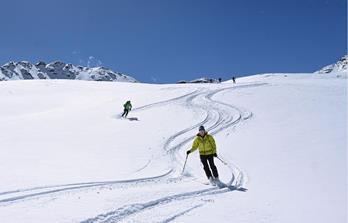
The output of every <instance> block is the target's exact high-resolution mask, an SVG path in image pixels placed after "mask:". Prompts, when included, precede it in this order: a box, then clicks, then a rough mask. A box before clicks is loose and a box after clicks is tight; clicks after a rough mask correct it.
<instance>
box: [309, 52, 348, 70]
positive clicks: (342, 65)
mask: <svg viewBox="0 0 348 223" xmlns="http://www.w3.org/2000/svg"><path fill="white" fill-rule="evenodd" d="M347 69H348V55H345V56H343V57H342V58H341V59H340V60H339V61H338V62H336V63H334V64H330V65H327V66H325V67H323V68H322V69H320V70H318V71H316V72H315V73H319V74H326V73H331V72H344V71H347Z"/></svg>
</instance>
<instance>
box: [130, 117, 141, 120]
mask: <svg viewBox="0 0 348 223" xmlns="http://www.w3.org/2000/svg"><path fill="white" fill-rule="evenodd" d="M127 119H128V120H129V121H139V119H138V118H137V117H129V118H127Z"/></svg>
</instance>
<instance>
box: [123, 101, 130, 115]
mask: <svg viewBox="0 0 348 223" xmlns="http://www.w3.org/2000/svg"><path fill="white" fill-rule="evenodd" d="M123 107H124V110H123V114H122V117H125V118H126V117H127V115H128V112H129V111H130V110H132V104H131V102H130V101H127V102H126V103H125V104H124V105H123Z"/></svg>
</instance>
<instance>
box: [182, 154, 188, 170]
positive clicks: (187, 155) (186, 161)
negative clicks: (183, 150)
mask: <svg viewBox="0 0 348 223" xmlns="http://www.w3.org/2000/svg"><path fill="white" fill-rule="evenodd" d="M187 157H188V154H187V155H186V159H185V163H184V168H182V172H181V174H183V173H184V170H185V166H186V162H187Z"/></svg>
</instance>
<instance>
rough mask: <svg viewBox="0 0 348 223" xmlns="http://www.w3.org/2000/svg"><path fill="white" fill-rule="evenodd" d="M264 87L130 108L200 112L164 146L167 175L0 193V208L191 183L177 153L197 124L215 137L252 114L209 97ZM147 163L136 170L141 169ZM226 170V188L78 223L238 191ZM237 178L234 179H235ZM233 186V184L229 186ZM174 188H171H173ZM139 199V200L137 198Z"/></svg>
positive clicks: (237, 172) (234, 170) (240, 177)
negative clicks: (106, 190) (112, 189)
mask: <svg viewBox="0 0 348 223" xmlns="http://www.w3.org/2000/svg"><path fill="white" fill-rule="evenodd" d="M262 85H265V84H262V83H260V84H247V85H241V86H233V87H227V88H222V89H217V90H208V89H204V88H201V89H198V90H196V91H193V92H191V93H188V94H185V95H183V96H180V97H176V98H172V99H169V100H165V101H161V102H156V103H152V104H149V105H145V106H142V107H138V108H135V109H133V111H143V110H146V109H151V108H153V107H155V106H165V105H167V104H172V103H179V104H184V106H186V107H188V108H189V109H191V110H194V111H197V112H199V113H201V114H202V113H203V115H204V116H203V120H202V121H200V122H198V123H196V124H194V125H192V126H191V127H189V128H186V129H183V130H181V131H179V132H177V133H176V134H174V135H172V136H171V137H169V138H168V140H167V141H166V142H165V143H164V145H163V149H164V150H165V151H166V152H167V154H168V155H169V156H170V158H171V161H172V163H171V168H170V170H168V171H167V172H165V173H163V174H161V175H158V176H154V177H147V178H141V179H130V180H119V181H117V180H115V181H102V182H85V183H76V184H63V185H53V186H52V185H51V186H42V187H34V188H27V189H18V190H12V191H6V192H0V206H8V205H15V204H16V203H17V202H21V201H28V200H30V199H34V200H37V199H39V198H41V197H45V196H47V195H52V194H55V195H56V196H58V197H59V196H62V195H64V193H67V192H71V191H75V192H79V191H81V190H84V189H88V188H96V189H100V190H101V189H103V188H102V187H103V186H116V187H117V185H122V186H127V187H132V186H139V185H141V186H151V185H153V184H161V183H167V184H168V183H177V182H178V181H181V180H182V178H191V179H192V181H194V177H188V176H181V174H180V173H181V169H180V168H181V167H182V158H181V157H180V154H178V150H180V148H182V146H184V145H185V144H187V143H189V142H191V141H192V140H193V138H194V137H195V133H196V129H197V128H198V126H200V125H205V126H206V129H207V131H209V133H210V134H212V135H215V134H217V133H219V132H221V131H223V130H225V129H226V128H229V127H231V126H234V125H236V124H238V123H239V122H241V121H243V120H247V119H249V118H251V117H252V113H251V112H248V111H246V110H244V109H241V108H237V107H235V106H233V105H230V104H227V103H223V102H219V101H217V100H214V99H213V96H214V95H216V94H218V93H220V92H222V91H227V90H235V89H238V88H249V87H258V86H262ZM150 162H151V160H150V161H149V162H148V163H147V164H146V165H145V166H144V167H143V168H141V169H140V170H138V171H141V170H143V169H145V168H146V167H147V166H148V165H149V163H150ZM227 167H228V168H229V169H230V171H231V179H230V180H229V182H228V183H226V185H227V187H225V188H223V189H219V188H217V187H213V188H209V189H204V190H197V191H191V192H186V193H179V194H175V195H171V196H164V197H162V198H158V199H155V200H152V201H148V202H145V203H138V202H137V203H134V204H128V205H125V206H122V207H118V208H117V209H115V210H114V211H110V212H108V213H104V214H100V215H98V216H96V217H94V218H90V219H87V220H84V221H82V222H88V223H89V222H106V223H107V222H118V221H121V220H122V219H125V218H127V217H129V216H132V215H134V214H136V213H140V212H143V211H145V210H150V209H154V208H160V207H161V206H162V205H166V204H169V203H172V202H179V201H183V200H188V199H192V201H194V199H195V198H197V197H203V196H208V195H214V194H222V193H226V192H230V191H234V190H240V189H241V187H242V186H243V183H244V174H243V172H242V171H241V169H240V168H239V167H238V166H236V165H235V164H233V163H232V162H227ZM236 176H237V177H236ZM232 184H233V185H232ZM173 186H174V185H173ZM242 191H243V190H242ZM140 199H141V198H140ZM203 205H204V204H201V203H199V204H198V203H197V202H196V203H195V202H192V204H191V207H190V208H188V209H186V210H185V211H182V212H180V213H177V214H175V215H173V216H172V217H170V218H167V219H164V220H162V221H161V222H170V221H172V220H174V219H176V218H177V217H179V216H182V215H184V214H186V213H188V212H189V211H191V210H194V209H196V208H199V207H201V206H203Z"/></svg>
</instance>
